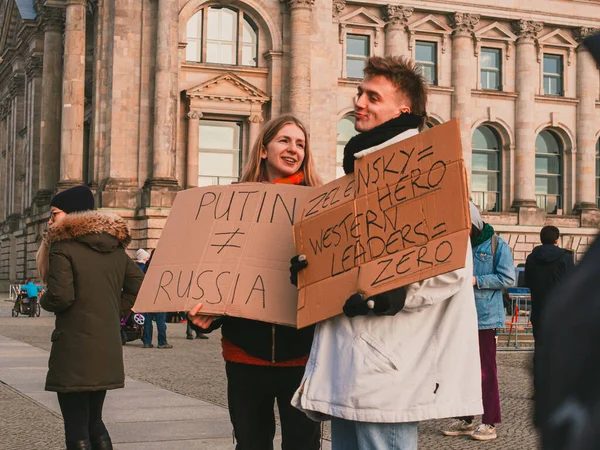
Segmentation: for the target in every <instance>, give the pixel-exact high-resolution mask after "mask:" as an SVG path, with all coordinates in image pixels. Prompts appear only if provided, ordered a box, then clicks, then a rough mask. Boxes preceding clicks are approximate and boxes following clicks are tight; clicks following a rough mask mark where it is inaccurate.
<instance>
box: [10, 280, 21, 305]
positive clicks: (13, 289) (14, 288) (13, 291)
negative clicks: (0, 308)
mask: <svg viewBox="0 0 600 450" xmlns="http://www.w3.org/2000/svg"><path fill="white" fill-rule="evenodd" d="M21 286H23V285H22V284H11V285H9V288H8V298H9V299H10V300H12V301H13V302H14V301H15V300H16V299H17V297H18V296H19V292H21Z"/></svg>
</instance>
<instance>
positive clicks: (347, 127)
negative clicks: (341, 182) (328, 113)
mask: <svg viewBox="0 0 600 450" xmlns="http://www.w3.org/2000/svg"><path fill="white" fill-rule="evenodd" d="M355 122H356V120H355V119H354V116H351V115H348V116H344V117H342V118H341V119H340V121H339V122H338V126H337V156H336V165H335V176H336V178H339V177H342V176H344V167H343V166H342V164H343V162H344V147H345V146H346V144H347V143H348V141H349V140H350V139H351V138H352V137H354V136H356V135H357V134H358V131H356V130H355V129H354V124H355Z"/></svg>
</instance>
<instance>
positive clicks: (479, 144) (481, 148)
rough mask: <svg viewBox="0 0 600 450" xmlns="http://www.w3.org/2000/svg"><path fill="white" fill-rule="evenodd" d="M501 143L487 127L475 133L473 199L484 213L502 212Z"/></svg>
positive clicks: (490, 128)
mask: <svg viewBox="0 0 600 450" xmlns="http://www.w3.org/2000/svg"><path fill="white" fill-rule="evenodd" d="M500 149H501V141H500V137H499V136H498V133H496V131H495V130H494V129H493V128H492V127H490V126H487V125H482V126H480V127H478V128H477V129H476V130H475V131H474V132H473V142H472V160H471V168H472V179H471V197H472V199H473V203H475V204H476V205H477V206H478V207H479V209H481V210H482V211H500V192H501V183H500V171H501V160H502V158H501V152H500Z"/></svg>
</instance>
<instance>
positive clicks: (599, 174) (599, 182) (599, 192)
mask: <svg viewBox="0 0 600 450" xmlns="http://www.w3.org/2000/svg"><path fill="white" fill-rule="evenodd" d="M596 204H597V205H598V208H600V138H599V139H598V140H597V141H596Z"/></svg>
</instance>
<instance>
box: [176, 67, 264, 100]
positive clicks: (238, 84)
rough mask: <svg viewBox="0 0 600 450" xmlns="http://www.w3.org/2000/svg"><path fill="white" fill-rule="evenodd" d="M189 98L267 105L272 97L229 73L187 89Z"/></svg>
mask: <svg viewBox="0 0 600 450" xmlns="http://www.w3.org/2000/svg"><path fill="white" fill-rule="evenodd" d="M185 94H186V96H187V97H188V98H191V97H196V98H201V99H207V100H226V101H232V102H250V103H266V102H268V101H269V100H270V97H269V96H268V95H267V94H266V93H265V92H263V91H262V90H260V89H259V88H257V87H256V86H253V85H252V84H250V83H248V82H247V81H246V80H244V79H242V78H240V77H239V76H238V75H236V74H234V73H232V72H228V73H225V74H223V75H219V76H218V77H215V78H212V79H210V80H208V81H205V82H204V83H202V84H199V85H198V86H195V87H193V88H190V89H187V90H186V92H185Z"/></svg>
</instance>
